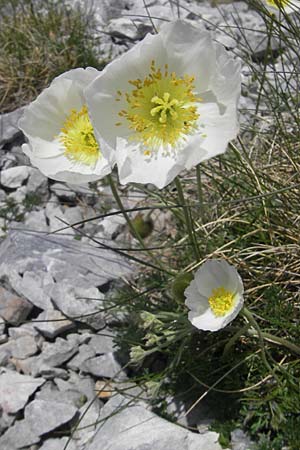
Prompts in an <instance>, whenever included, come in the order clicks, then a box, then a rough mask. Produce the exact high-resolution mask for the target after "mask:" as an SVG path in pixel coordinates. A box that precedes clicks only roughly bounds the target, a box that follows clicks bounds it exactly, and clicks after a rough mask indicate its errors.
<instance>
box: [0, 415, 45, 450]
mask: <svg viewBox="0 0 300 450" xmlns="http://www.w3.org/2000/svg"><path fill="white" fill-rule="evenodd" d="M39 441H40V438H39V436H38V435H37V434H36V433H34V432H33V431H32V430H31V428H30V427H29V426H28V424H27V422H26V421H25V420H18V421H17V422H16V423H15V424H14V425H13V426H12V427H11V428H9V429H8V430H7V431H6V433H4V435H3V436H2V437H1V438H0V448H1V450H15V449H19V448H24V447H28V446H29V445H32V444H36V443H38V442H39Z"/></svg>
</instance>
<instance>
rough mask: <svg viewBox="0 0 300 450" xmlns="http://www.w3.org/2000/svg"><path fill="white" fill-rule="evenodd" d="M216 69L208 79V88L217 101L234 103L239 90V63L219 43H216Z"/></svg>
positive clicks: (225, 103)
mask: <svg viewBox="0 0 300 450" xmlns="http://www.w3.org/2000/svg"><path fill="white" fill-rule="evenodd" d="M216 53H217V61H216V70H215V71H214V74H213V77H212V78H211V80H210V85H209V89H211V91H212V92H213V93H214V94H215V96H216V97H217V100H218V102H220V103H223V104H224V105H227V104H230V103H233V104H236V103H237V100H238V98H239V95H240V92H241V64H240V61H239V60H234V59H233V58H230V57H229V56H228V52H226V50H225V49H224V47H223V46H222V45H220V44H216Z"/></svg>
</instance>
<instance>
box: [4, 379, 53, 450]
mask: <svg viewBox="0 0 300 450" xmlns="http://www.w3.org/2000/svg"><path fill="white" fill-rule="evenodd" d="M44 382H45V380H44V379H43V378H32V377H30V376H27V375H21V374H19V373H17V372H13V371H10V370H6V371H4V372H2V373H1V374H0V407H1V409H2V410H3V411H4V412H5V413H7V414H15V413H16V412H18V411H19V410H20V409H22V408H23V407H24V406H25V405H26V403H27V401H28V399H29V397H30V396H31V395H32V394H33V393H34V392H35V391H36V390H37V389H38V388H39V387H40V386H42V384H44ZM0 448H1V446H0Z"/></svg>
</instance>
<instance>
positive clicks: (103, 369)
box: [82, 353, 126, 380]
mask: <svg viewBox="0 0 300 450" xmlns="http://www.w3.org/2000/svg"><path fill="white" fill-rule="evenodd" d="M82 371H83V372H88V373H91V374H92V375H94V376H96V377H104V378H114V379H118V380H124V379H126V374H125V372H124V371H123V370H122V366H121V365H120V364H119V363H118V362H117V361H116V359H115V358H114V355H113V353H106V354H105V355H101V356H96V357H94V358H90V359H88V360H87V361H85V362H84V363H83V365H82Z"/></svg>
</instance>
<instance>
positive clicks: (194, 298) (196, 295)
mask: <svg viewBox="0 0 300 450" xmlns="http://www.w3.org/2000/svg"><path fill="white" fill-rule="evenodd" d="M184 295H185V297H186V300H185V304H186V306H187V307H188V308H189V309H190V310H191V311H193V312H195V313H197V315H200V314H203V313H204V312H205V311H206V310H207V309H208V308H209V303H208V301H207V297H204V296H203V295H201V294H200V292H199V290H198V287H197V283H196V281H195V280H193V281H192V282H191V283H190V285H189V286H188V287H187V289H185V291H184Z"/></svg>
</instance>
